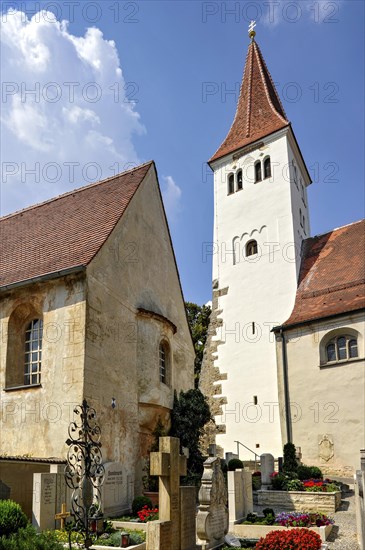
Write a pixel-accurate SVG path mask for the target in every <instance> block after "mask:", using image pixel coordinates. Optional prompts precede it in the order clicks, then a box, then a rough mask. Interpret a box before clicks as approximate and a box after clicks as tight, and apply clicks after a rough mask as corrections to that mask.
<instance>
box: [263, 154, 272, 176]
mask: <svg viewBox="0 0 365 550" xmlns="http://www.w3.org/2000/svg"><path fill="white" fill-rule="evenodd" d="M264 178H265V179H266V178H271V161H270V157H266V159H265V160H264Z"/></svg>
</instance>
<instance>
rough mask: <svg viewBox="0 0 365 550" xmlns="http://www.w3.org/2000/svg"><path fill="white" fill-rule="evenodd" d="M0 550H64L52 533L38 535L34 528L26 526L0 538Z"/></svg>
mask: <svg viewBox="0 0 365 550" xmlns="http://www.w3.org/2000/svg"><path fill="white" fill-rule="evenodd" d="M0 550H64V547H63V545H62V544H61V543H59V542H57V540H56V535H55V534H54V533H53V532H50V531H47V532H44V533H39V534H38V533H37V532H36V530H35V529H34V527H32V526H31V525H27V527H25V528H21V529H19V530H18V531H17V533H13V534H11V535H9V536H8V537H6V536H5V535H4V536H2V537H0Z"/></svg>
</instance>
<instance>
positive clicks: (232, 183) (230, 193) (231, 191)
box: [228, 174, 234, 195]
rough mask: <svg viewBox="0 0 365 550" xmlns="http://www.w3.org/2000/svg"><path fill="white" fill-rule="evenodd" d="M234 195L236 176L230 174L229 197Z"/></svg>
mask: <svg viewBox="0 0 365 550" xmlns="http://www.w3.org/2000/svg"><path fill="white" fill-rule="evenodd" d="M232 193H234V175H233V174H229V176H228V195H232Z"/></svg>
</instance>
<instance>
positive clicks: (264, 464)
mask: <svg viewBox="0 0 365 550" xmlns="http://www.w3.org/2000/svg"><path fill="white" fill-rule="evenodd" d="M260 462H261V489H267V488H268V487H269V485H271V477H270V476H271V474H273V473H274V471H275V460H274V457H273V456H272V455H271V454H269V453H266V454H263V455H261V456H260Z"/></svg>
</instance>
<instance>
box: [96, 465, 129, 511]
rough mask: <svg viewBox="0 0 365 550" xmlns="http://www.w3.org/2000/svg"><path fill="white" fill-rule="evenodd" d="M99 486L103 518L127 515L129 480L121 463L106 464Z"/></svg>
mask: <svg viewBox="0 0 365 550" xmlns="http://www.w3.org/2000/svg"><path fill="white" fill-rule="evenodd" d="M104 468H105V477H104V483H103V485H102V486H101V491H100V492H101V502H102V508H103V513H104V516H105V517H109V516H110V517H112V516H117V515H118V514H119V515H120V514H124V513H127V512H128V511H129V509H130V507H131V487H130V485H131V480H130V476H128V475H127V473H126V470H125V468H124V467H123V464H122V463H121V462H106V463H105V464H104Z"/></svg>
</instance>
